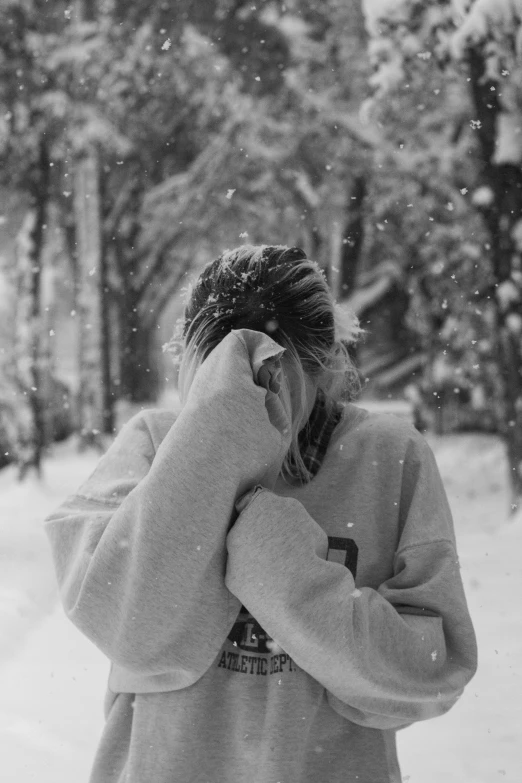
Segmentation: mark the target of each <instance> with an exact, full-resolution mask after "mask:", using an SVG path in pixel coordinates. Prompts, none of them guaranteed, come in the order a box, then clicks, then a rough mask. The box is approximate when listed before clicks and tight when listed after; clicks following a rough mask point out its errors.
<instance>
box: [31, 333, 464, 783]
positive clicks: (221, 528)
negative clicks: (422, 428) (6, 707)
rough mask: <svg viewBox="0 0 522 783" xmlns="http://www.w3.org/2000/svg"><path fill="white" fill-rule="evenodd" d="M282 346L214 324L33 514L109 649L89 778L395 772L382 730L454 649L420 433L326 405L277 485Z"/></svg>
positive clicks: (431, 700)
mask: <svg viewBox="0 0 522 783" xmlns="http://www.w3.org/2000/svg"><path fill="white" fill-rule="evenodd" d="M282 353H283V350H282V349H281V348H280V346H278V345H277V344H276V343H275V342H273V341H272V340H271V339H270V338H269V337H267V336H265V335H262V334H261V333H258V332H251V331H249V330H240V331H237V332H232V333H231V334H229V335H228V336H227V337H226V338H225V339H224V340H223V341H222V342H221V343H220V344H219V345H218V346H217V348H216V349H215V350H214V351H213V352H212V353H211V354H210V356H209V357H208V358H207V359H206V360H205V362H204V363H203V364H202V366H201V367H200V369H199V370H198V373H197V374H196V377H195V380H194V382H193V384H192V387H191V390H190V394H189V398H188V400H187V402H186V404H185V405H184V407H183V409H182V411H181V413H180V414H179V415H178V416H177V417H176V416H175V415H174V414H173V413H171V412H170V411H168V410H150V411H144V412H143V413H140V414H139V415H137V416H135V417H134V418H133V419H132V420H131V421H130V422H129V423H128V424H126V425H125V427H124V428H123V429H122V431H121V432H120V434H119V435H118V437H117V438H116V440H115V442H114V444H113V445H112V446H111V448H110V449H109V450H108V451H107V453H106V454H105V455H104V457H103V458H102V459H101V460H100V462H99V464H98V466H97V468H96V469H95V471H94V473H93V474H92V475H91V477H90V478H89V479H88V480H87V482H86V483H85V484H84V485H83V486H82V487H81V488H80V489H79V491H78V492H77V493H76V494H75V495H74V496H72V497H70V498H68V499H67V500H66V502H65V503H64V504H63V505H62V506H61V507H60V508H59V509H58V510H57V511H56V512H54V513H53V514H51V515H50V516H49V517H48V519H47V520H46V529H47V532H48V535H49V539H50V542H51V546H52V550H53V555H54V562H55V567H56V573H57V577H58V582H59V585H60V590H61V596H62V600H63V603H64V607H65V610H66V612H67V614H68V616H69V618H70V619H71V620H72V622H74V623H75V625H76V626H77V627H78V628H79V629H80V630H81V631H82V632H83V633H85V634H86V635H87V636H88V637H89V638H90V639H91V640H92V641H93V642H94V643H95V644H96V645H97V646H98V647H99V649H100V650H101V651H102V652H103V653H104V654H105V655H106V656H107V657H108V658H109V659H110V661H111V664H112V665H111V672H110V677H109V682H108V690H107V697H106V702H105V714H106V726H105V730H104V732H103V736H102V738H101V742H100V745H99V749H98V753H97V756H96V759H95V762H94V766H93V770H92V775H91V783H123V782H124V781H125V783H245V782H248V783H399V781H400V779H401V778H400V771H399V766H398V762H397V755H396V746H395V732H396V730H397V729H399V728H402V727H404V726H407V725H408V724H411V723H413V722H415V721H418V720H426V719H428V718H433V717H436V716H438V715H442V714H443V713H445V712H446V711H447V710H449V709H450V708H451V706H452V705H453V704H454V703H455V702H456V700H457V699H458V698H459V696H460V695H461V694H462V691H463V688H464V686H465V685H466V683H467V682H468V681H469V680H470V679H471V677H472V676H473V674H474V672H475V670H476V643H475V636H474V632H473V628H472V624H471V620H470V617H469V614H468V610H467V606H466V599H465V595H464V591H463V586H462V581H461V578H460V574H459V564H458V557H457V553H456V549H455V536H454V530H453V523H452V518H451V513H450V510H449V507H448V503H447V499H446V496H445V492H444V489H443V486H442V482H441V479H440V476H439V473H438V470H437V467H436V464H435V460H434V457H433V454H432V452H431V451H430V449H429V447H428V446H427V444H426V442H425V440H424V439H423V438H422V436H421V435H419V434H418V433H417V432H416V431H415V430H414V429H413V428H412V427H411V426H409V425H408V424H405V423H404V422H402V421H400V420H399V419H396V418H395V417H391V416H377V415H370V414H368V413H367V412H366V411H364V410H362V409H360V408H358V407H356V406H355V405H352V404H347V405H346V406H345V407H344V412H343V417H342V419H341V421H340V423H339V424H338V425H337V427H336V429H335V430H334V433H333V435H332V438H331V441H330V444H329V447H328V450H327V453H326V456H325V459H324V462H323V465H322V467H321V469H320V470H319V472H318V474H317V475H316V476H315V477H314V478H313V479H312V481H310V482H309V483H308V484H305V485H303V486H292V485H289V484H286V483H285V482H284V481H283V480H282V479H281V478H280V477H279V478H278V474H279V470H280V467H281V463H282V460H283V457H284V455H285V453H286V451H287V449H288V445H289V433H290V430H289V427H290V405H291V401H290V397H289V395H288V393H287V390H286V386H285V384H284V383H282V384H281V377H282V376H281V364H280V359H281V355H282ZM253 488H254V489H253ZM426 763H429V760H428V759H427V762H426Z"/></svg>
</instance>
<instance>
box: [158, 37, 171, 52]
mask: <svg viewBox="0 0 522 783" xmlns="http://www.w3.org/2000/svg"><path fill="white" fill-rule="evenodd" d="M171 46H172V41H171V40H170V38H167V40H166V41H165V43H164V44H163V46H162V47H161V49H162V51H165V52H167V51H168V50H169V49H170V47H171Z"/></svg>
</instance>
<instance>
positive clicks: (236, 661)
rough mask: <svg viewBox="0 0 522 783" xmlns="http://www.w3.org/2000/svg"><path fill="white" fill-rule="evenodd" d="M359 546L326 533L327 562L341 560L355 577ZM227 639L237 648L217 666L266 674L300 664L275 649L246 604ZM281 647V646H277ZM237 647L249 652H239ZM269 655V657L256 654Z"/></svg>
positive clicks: (225, 655) (224, 654) (272, 641)
mask: <svg viewBox="0 0 522 783" xmlns="http://www.w3.org/2000/svg"><path fill="white" fill-rule="evenodd" d="M358 554H359V548H358V546H357V544H356V543H355V541H354V540H353V539H352V538H341V537H339V536H328V553H327V556H326V559H327V560H328V561H329V562H336V563H341V564H342V565H344V566H345V567H346V568H348V570H349V571H350V572H351V574H352V576H353V578H354V579H355V576H356V573H357V559H358ZM228 640H229V641H230V642H232V644H233V645H234V647H236V648H238V652H233V651H230V650H229V651H226V650H225V651H223V652H222V654H221V658H220V660H219V663H218V667H221V668H223V669H229V670H230V671H234V672H241V673H242V674H255V675H257V676H259V675H262V676H266V675H267V674H277V673H279V672H281V671H297V670H298V669H299V667H298V666H297V664H296V663H295V662H294V661H293V660H292V659H291V658H290V656H289V655H287V654H286V653H285V652H281V653H274V647H277V643H276V642H274V640H273V639H272V637H271V636H269V635H268V634H267V632H266V631H265V630H264V629H263V628H262V627H261V625H260V624H259V623H258V622H257V620H256V618H255V617H253V616H252V615H251V614H250V612H249V611H248V609H247V608H246V606H242V607H241V609H240V611H239V614H238V616H237V619H236V622H235V623H234V625H233V627H232V630H231V631H230V633H229V635H228ZM279 649H280V648H279ZM239 650H243V651H244V652H246V653H252V654H251V655H242V654H241V653H240V652H239ZM266 655H271V657H270V658H266V657H259V656H266Z"/></svg>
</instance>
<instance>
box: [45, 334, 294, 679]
mask: <svg viewBox="0 0 522 783" xmlns="http://www.w3.org/2000/svg"><path fill="white" fill-rule="evenodd" d="M276 348H277V350H278V351H279V352H280V350H281V349H280V347H279V346H276ZM274 350H275V349H274ZM272 352H273V351H272ZM193 386H194V392H193V393H192V394H191V396H190V397H189V400H188V402H187V404H186V405H185V406H184V407H183V409H182V411H181V413H180V414H179V416H178V418H177V419H176V420H175V421H174V423H173V424H172V426H170V428H168V431H167V432H166V435H165V436H164V438H163V440H161V442H160V444H159V446H158V448H157V450H156V449H155V448H154V446H153V443H152V440H151V434H150V429H149V427H148V425H147V418H146V415H145V414H140V415H138V416H136V417H135V418H133V419H132V420H131V421H130V422H129V423H128V424H127V425H126V426H125V427H124V428H123V429H122V431H121V433H120V434H119V435H118V437H117V438H116V440H115V441H114V443H113V445H112V446H111V448H110V449H109V450H108V452H107V453H106V454H105V455H104V457H103V458H102V459H101V461H100V462H99V464H98V466H97V468H96V469H95V471H94V473H93V475H92V476H91V477H90V479H88V481H87V482H86V483H85V484H84V485H83V486H82V487H81V488H80V490H79V491H78V492H77V493H76V494H75V495H74V496H72V497H70V498H68V499H67V500H66V502H65V503H64V504H63V505H62V506H61V507H60V508H59V509H58V510H57V511H55V512H54V513H52V514H51V515H50V516H49V517H48V518H47V520H46V530H47V533H48V536H49V539H50V542H51V548H52V551H53V556H54V562H55V569H56V573H57V577H58V582H59V586H60V591H61V597H62V601H63V604H64V608H65V611H66V613H67V614H68V616H69V618H70V619H71V620H72V621H73V622H74V623H75V625H76V626H77V627H78V628H79V629H80V630H81V631H82V632H83V633H84V634H85V635H86V636H87V637H89V638H90V639H91V640H92V641H93V642H94V643H95V644H96V645H97V646H98V647H99V649H100V650H101V651H102V652H103V653H104V654H105V655H106V656H107V657H108V658H109V659H110V660H111V661H112V663H113V664H115V665H116V666H118V667H121V668H123V669H125V670H128V671H129V672H131V673H133V674H136V675H141V676H152V677H154V676H156V677H160V678H161V677H166V676H167V675H168V676H169V682H170V683H171V685H172V684H173V685H172V689H175V688H176V687H186V686H187V685H190V684H192V683H193V682H195V681H196V680H197V679H198V678H199V677H200V676H201V675H202V674H203V673H204V672H205V671H206V670H207V669H208V667H209V666H210V664H211V663H212V661H213V660H214V658H215V656H216V655H217V653H218V652H219V649H220V648H221V646H222V644H223V642H224V641H225V639H226V637H227V635H228V633H229V632H230V629H231V627H232V625H233V623H234V620H235V619H236V617H237V614H238V612H239V610H240V607H241V604H240V603H239V601H238V599H237V598H236V597H235V596H233V595H231V594H230V592H229V591H228V589H227V588H226V586H225V583H224V576H225V563H226V535H227V531H228V529H229V527H230V523H231V521H232V519H233V517H234V515H235V510H234V503H235V501H236V498H237V496H238V493H240V492H242V491H243V492H244V491H245V489H246V488H248V487H249V486H251V485H252V484H253V483H255V482H257V481H260V480H262V478H263V476H264V475H265V474H266V471H267V469H268V468H270V466H271V465H272V463H273V461H274V459H275V460H276V461H277V458H278V455H279V452H280V451H281V450H282V448H283V446H284V442H283V438H282V436H281V434H280V432H279V431H278V430H277V428H275V427H274V426H273V425H272V423H271V421H270V417H269V414H268V411H267V408H266V406H265V404H264V403H265V401H266V396H267V388H263V387H262V386H259V385H256V384H255V383H254V381H253V376H252V365H251V363H250V362H249V361H248V353H247V351H246V348H245V344H244V343H243V342H242V341H241V340H239V339H238V337H237V336H234V335H230V336H229V337H228V338H225V340H223V341H222V343H220V345H219V346H218V348H216V349H215V351H214V352H213V353H212V354H211V355H210V356H209V357H208V359H207V360H205V362H204V363H203V364H202V366H201V368H200V370H198V373H197V375H196V378H195V381H194V384H193ZM268 394H270V391H269V389H268ZM148 415H150V413H149V414H148ZM252 426H253V427H254V428H255V431H256V433H257V438H256V439H255V441H253V440H252V438H250V437H249V434H250V428H251V427H252ZM173 674H174V677H173V676H172V675H173Z"/></svg>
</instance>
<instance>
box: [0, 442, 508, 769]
mask: <svg viewBox="0 0 522 783" xmlns="http://www.w3.org/2000/svg"><path fill="white" fill-rule="evenodd" d="M429 440H430V442H431V444H432V447H433V449H434V451H435V453H436V456H437V460H438V463H439V466H440V469H441V472H442V475H443V478H444V481H445V484H446V488H447V491H448V495H449V497H450V502H451V505H452V508H453V512H454V516H455V522H456V529H457V536H458V544H459V554H460V562H461V567H462V574H463V579H464V584H465V588H466V592H467V596H468V601H469V605H470V610H471V613H472V616H473V619H474V622H475V627H476V631H477V636H478V641H479V654H480V665H479V671H478V673H477V675H476V677H475V679H474V680H473V681H472V682H471V684H470V685H469V686H468V688H467V691H466V693H465V694H464V696H463V697H462V699H461V700H460V702H459V703H458V704H457V705H456V706H455V707H454V708H453V710H452V711H451V712H449V713H448V714H447V715H445V716H443V717H442V718H438V719H436V720H433V721H428V722H426V723H421V724H417V725H416V726H413V727H411V728H408V729H406V730H405V731H403V732H399V750H400V758H401V767H402V773H403V780H404V781H409V782H410V783H441V781H444V783H495V782H496V781H500V782H501V783H520V781H521V780H522V707H521V704H522V687H521V685H522V622H521V620H522V610H521V603H522V598H521V596H522V569H521V567H520V559H521V553H522V513H519V514H518V516H516V517H514V518H512V519H511V520H510V521H506V517H507V493H506V467H505V460H504V453H503V448H502V445H501V444H500V442H499V441H498V440H497V439H496V438H494V437H489V436H483V435H462V436H450V437H447V438H439V439H437V438H433V437H430V438H429ZM95 462H96V455H94V454H83V455H79V454H77V453H76V451H75V449H74V445H73V444H72V443H66V444H61V445H59V446H57V447H56V448H55V452H54V454H53V457H52V458H51V459H49V460H48V461H47V462H46V464H45V470H44V480H43V482H41V483H40V482H38V481H37V480H36V478H35V477H33V476H31V477H30V479H29V480H27V481H26V482H25V483H24V484H21V485H20V484H17V482H16V477H15V472H14V470H13V469H11V468H7V469H5V470H3V471H0V693H1V698H0V780H1V781H3V783H30V782H32V781H38V783H71V781H74V783H86V782H87V780H88V776H89V769H90V765H91V761H92V757H93V754H94V751H95V748H96V745H97V741H98V737H99V735H100V732H101V729H102V725H103V714H102V702H103V695H104V687H105V682H106V678H107V674H108V664H107V661H106V660H105V659H104V657H103V656H102V655H101V654H100V653H99V652H98V651H97V650H96V649H95V648H94V647H93V645H92V644H91V643H90V642H88V641H87V640H86V639H84V638H83V637H82V636H81V634H80V633H79V632H78V631H76V629H75V628H74V627H73V626H72V625H71V623H69V622H68V621H67V620H66V618H65V617H64V615H63V612H62V610H61V609H60V607H59V604H58V598H57V592H56V587H55V582H54V574H53V570H52V563H51V558H50V554H49V549H48V545H47V540H46V537H45V534H44V532H43V529H42V520H43V518H44V517H45V515H46V514H47V513H48V512H49V511H50V510H51V509H53V508H54V507H56V506H57V505H58V504H59V502H60V501H61V499H62V498H64V497H65V496H66V495H67V494H68V493H70V492H72V491H74V490H75V489H76V488H77V486H78V485H79V484H80V483H81V482H82V480H83V479H84V478H85V477H86V476H87V475H88V474H89V472H90V471H91V470H92V468H93V466H94V464H95Z"/></svg>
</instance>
